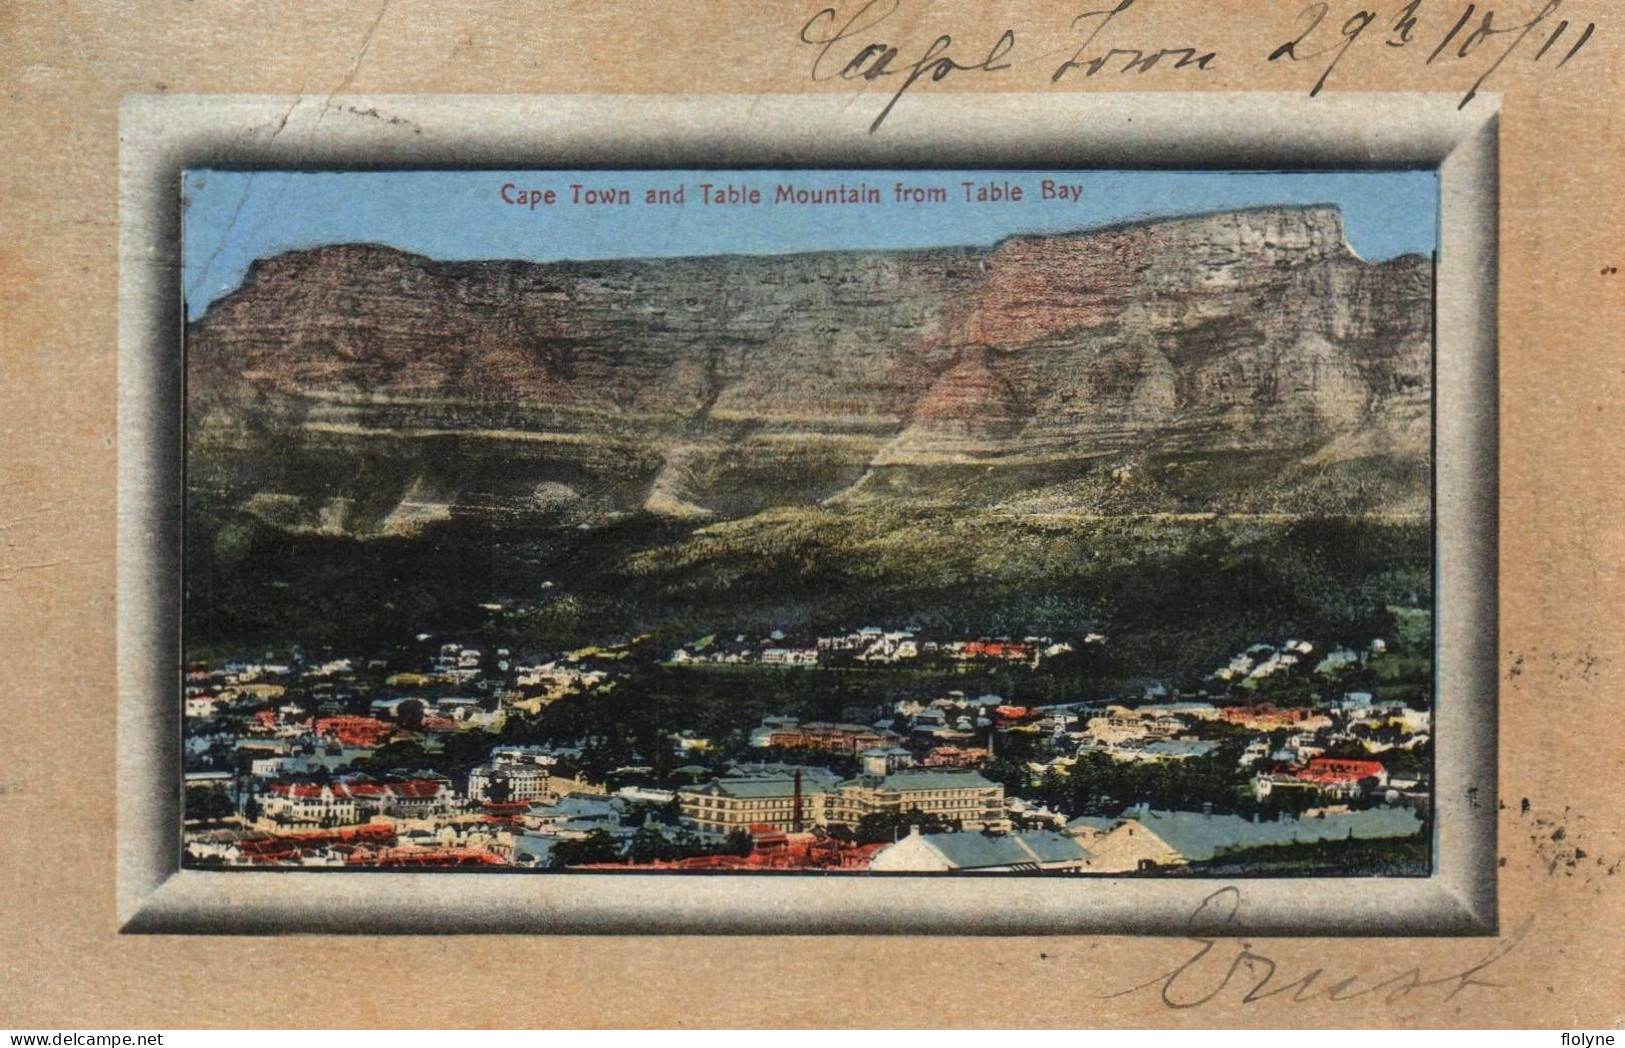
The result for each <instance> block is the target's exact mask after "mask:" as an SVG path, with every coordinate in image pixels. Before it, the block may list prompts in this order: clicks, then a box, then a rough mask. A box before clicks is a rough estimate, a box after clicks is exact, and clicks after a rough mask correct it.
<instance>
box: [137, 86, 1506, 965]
mask: <svg viewBox="0 0 1625 1048" xmlns="http://www.w3.org/2000/svg"><path fill="white" fill-rule="evenodd" d="M346 101H347V103H354V108H355V109H369V108H372V109H377V110H378V111H381V112H388V113H389V114H391V115H392V116H393V117H396V118H397V119H395V120H390V121H384V120H373V119H358V118H353V117H350V116H347V115H344V114H341V113H337V112H333V111H331V110H330V106H331V100H329V102H327V103H324V102H322V101H320V100H318V99H298V100H290V99H287V98H276V97H204V96H190V97H174V96H164V97H156V96H131V97H129V98H127V99H126V100H125V102H124V105H123V108H122V112H121V120H120V146H121V149H120V168H121V170H120V241H119V251H120V306H119V354H118V367H119V447H118V455H119V491H118V678H119V689H118V698H117V702H118V734H119V739H118V780H119V788H118V797H119V809H118V830H117V832H118V842H117V845H118V862H119V866H118V915H119V921H120V924H121V927H122V930H123V931H125V932H131V933H230V934H243V933H250V934H275V933H294V932H307V933H308V932H327V933H345V932H349V933H439V934H453V933H457V934H463V933H561V934H563V933H568V934H583V933H609V934H614V933H651V932H654V933H719V934H853V933H884V934H929V933H939V934H1000V935H1010V934H1062V933H1093V934H1104V933H1109V934H1144V935H1155V934H1178V933H1180V932H1182V931H1183V930H1184V929H1185V927H1186V924H1187V921H1188V920H1189V917H1190V915H1191V914H1192V913H1193V911H1195V910H1196V909H1197V908H1198V907H1199V906H1200V905H1201V903H1202V900H1203V899H1205V898H1206V897H1208V896H1209V895H1211V894H1212V893H1213V892H1215V891H1217V890H1219V889H1221V888H1226V887H1230V888H1234V889H1236V891H1237V892H1238V893H1239V908H1238V910H1237V914H1236V918H1235V920H1234V922H1233V923H1232V924H1230V925H1229V926H1228V929H1227V930H1228V931H1230V932H1233V933H1235V934H1248V935H1371V936H1375V935H1400V934H1403V935H1419V934H1421V935H1492V934H1495V932H1496V930H1497V921H1496V908H1495V902H1496V882H1495V874H1496V863H1495V805H1496V795H1497V791H1496V760H1495V757H1496V741H1497V740H1496V703H1497V672H1496V666H1497V640H1496V628H1497V618H1496V599H1497V586H1496V556H1497V553H1496V517H1497V488H1496V468H1497V451H1496V431H1497V404H1496V398H1497V380H1496V324H1495V315H1496V304H1495V293H1496V272H1497V268H1496V237H1497V207H1496V198H1497V160H1496V154H1497V142H1498V139H1497V127H1498V121H1497V114H1498V112H1499V99H1498V98H1497V97H1495V96H1490V95H1484V96H1480V97H1478V98H1477V99H1476V100H1475V101H1474V102H1473V103H1472V104H1471V105H1470V106H1468V107H1466V108H1465V109H1458V103H1459V98H1458V97H1457V96H1454V95H1449V96H1447V95H1435V94H1380V95H1343V96H1326V97H1321V98H1317V99H1309V98H1307V97H1304V96H1300V95H1273V94H1240V95H1237V94H1154V95H1153V94H1091V95H1046V96H1026V95H953V96H933V97H926V96H918V97H914V98H911V99H910V100H909V104H908V107H907V111H906V113H899V114H897V115H896V116H895V117H894V118H893V119H892V120H890V121H888V122H887V124H886V126H885V127H884V129H883V130H882V131H881V132H880V133H878V134H874V135H871V134H869V133H867V121H866V120H864V119H861V114H854V113H853V112H852V111H851V109H850V108H849V107H848V106H847V105H846V103H847V102H848V101H849V99H847V98H845V97H842V96H824V97H790V96H765V97H739V96H725V97H706V98H703V99H701V98H681V97H662V98H653V97H627V96H623V97H577V96H567V97H541V96H532V97H515V96H507V97H479V96H455V97H454V96H391V97H376V98H362V99H347V100H346ZM352 111H353V110H352ZM202 166H238V167H264V168H301V167H304V168H309V167H324V168H365V167H381V168H407V167H493V168H503V169H520V168H526V167H534V168H549V167H552V168H588V167H665V166H670V167H700V166H704V167H710V168H721V167H729V166H735V167H796V166H808V167H888V166H894V167H899V168H911V167H913V168H919V167H933V168H937V167H941V168H946V167H958V168H972V167H985V168H990V169H997V168H1001V167H1009V168H1024V169H1034V168H1040V167H1053V168H1069V169H1086V168H1091V167H1093V168H1164V169H1179V168H1210V169H1220V168H1222V169H1226V170H1234V169H1246V168H1256V169H1293V170H1334V169H1339V170H1349V169H1372V168H1421V167H1428V168H1437V169H1438V171H1439V176H1440V191H1441V201H1440V241H1439V243H1440V247H1439V259H1438V269H1437V275H1436V294H1437V297H1438V308H1437V341H1436V365H1435V366H1436V371H1437V374H1436V383H1435V390H1436V392H1435V396H1436V403H1435V420H1434V425H1435V441H1436V443H1435V478H1436V480H1435V484H1436V492H1435V529H1436V531H1435V550H1436V553H1435V556H1436V586H1435V600H1436V608H1435V620H1434V621H1435V624H1436V632H1435V637H1436V644H1437V646H1438V650H1437V657H1436V660H1435V666H1436V670H1435V672H1436V674H1437V681H1436V707H1435V717H1436V719H1437V723H1436V725H1435V730H1436V736H1435V737H1436V761H1437V771H1436V780H1435V790H1436V795H1435V803H1436V816H1435V828H1434V833H1435V841H1434V855H1435V864H1434V872H1433V874H1432V875H1431V876H1429V877H1426V878H1393V879H1383V878H1291V879H1268V878H1245V879H1235V880H1216V879H1210V878H1133V877H1121V878H1119V877H1098V878H1097V877H1070V878H1063V877H1055V878H1044V879H1041V880H1036V881H1027V882H1024V891H1023V894H1022V899H1021V902H1020V903H1019V904H1018V905H1000V906H997V907H992V906H987V905H985V899H986V888H985V884H986V882H985V881H984V880H981V879H978V878H963V877H960V878H955V877H947V878H943V877H938V878H932V877H912V876H860V877H821V876H785V877H780V876H762V875H759V874H736V875H727V874H723V875H715V874H712V875H705V876H672V875H670V874H616V875H611V876H604V875H593V874H585V873H583V874H571V875H564V876H525V875H501V874H495V875H479V876H468V875H460V874H456V873H447V872H438V873H437V872H416V873H407V872H403V873H390V874H383V875H378V874H368V875H353V876H352V875H344V874H337V875H334V874H329V873H321V872H310V873H304V872H297V871H265V872H236V873H233V874H232V875H230V876H221V875H218V874H214V873H211V872H209V871H203V870H182V869H181V868H180V837H179V834H178V832H177V829H178V827H179V822H180V812H181V790H182V786H181V776H180V740H181V732H180V716H181V709H180V704H179V703H178V702H177V701H176V697H177V688H178V675H179V667H180V600H181V577H180V550H181V534H180V530H181V512H180V507H181V491H182V467H183V462H182V443H181V431H182V412H181V409H182V360H181V355H182V339H181V325H182V305H181V287H180V255H181V239H180V205H179V192H178V189H179V185H180V177H181V172H182V171H183V170H184V169H186V168H188V167H202Z"/></svg>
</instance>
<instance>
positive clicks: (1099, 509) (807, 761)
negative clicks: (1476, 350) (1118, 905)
mask: <svg viewBox="0 0 1625 1048" xmlns="http://www.w3.org/2000/svg"><path fill="white" fill-rule="evenodd" d="M181 188H182V192H183V202H182V229H183V233H184V238H183V247H182V256H183V274H182V283H183V292H184V307H183V308H184V310H185V318H184V325H185V354H184V371H185V445H184V468H185V490H184V547H183V572H184V574H183V587H184V591H183V593H184V602H183V617H184V621H183V628H182V646H183V661H184V667H183V672H182V673H181V674H179V675H177V677H176V683H175V692H174V695H173V698H172V701H173V702H174V703H175V704H177V705H179V706H181V707H182V710H183V718H182V723H183V725H184V760H183V765H184V767H183V772H182V773H183V774H184V779H185V783H184V798H185V801H184V811H183V812H182V816H183V818H182V823H183V824H182V825H176V826H174V833H175V834H176V835H178V836H180V837H181V838H182V840H183V846H184V859H183V864H184V865H185V866H186V867H187V868H194V869H198V870H209V871H220V875H221V876H228V875H229V874H230V873H231V872H232V871H236V870H241V869H245V868H247V869H256V870H264V869H301V870H303V869H310V868H323V869H331V870H341V871H349V872H350V873H353V874H363V873H365V872H367V871H376V870H380V869H384V870H388V869H396V870H399V869H402V868H410V869H417V870H428V869H445V870H457V871H468V870H481V871H492V872H496V871H534V872H535V873H538V874H546V873H552V872H555V871H577V872H580V871H592V872H594V873H601V874H605V875H613V874H616V873H625V872H629V871H631V872H641V873H648V872H655V871H686V872H691V871H710V872H714V873H789V874H814V873H817V874H832V875H842V876H862V875H868V874H888V873H900V874H915V875H925V874H939V875H952V874H961V873H982V874H1010V875H1031V876H1042V875H1052V876H1060V875H1075V876H1084V877H1088V876H1098V875H1113V876H1123V875H1138V876H1145V877H1169V876H1179V877H1185V878H1188V877H1230V876H1236V875H1246V876H1254V877H1303V876H1318V877H1347V878H1404V877H1427V876H1428V875H1429V874H1430V873H1431V872H1432V871H1433V870H1434V869H1435V849H1434V842H1435V825H1434V823H1435V816H1436V805H1435V797H1434V783H1435V778H1434V759H1433V744H1434V727H1433V719H1432V713H1433V706H1434V699H1435V695H1434V673H1435V660H1434V649H1435V632H1434V622H1433V616H1434V607H1435V598H1436V590H1435V582H1434V565H1435V560H1434V539H1435V535H1434V526H1435V522H1434V502H1433V499H1434V472H1435V471H1434V466H1435V453H1434V393H1435V390H1434V367H1435V353H1434V346H1435V291H1434V285H1435V265H1436V258H1437V250H1438V239H1439V228H1440V203H1439V181H1438V178H1437V175H1436V173H1435V172H1434V171H1433V170H1428V169H1423V170H1366V171H1358V172H1354V171H1349V172H1339V171H1320V172H1293V171H1279V172H1274V171H1247V172H1226V171H1149V170H1088V171H1067V170H994V171H990V170H976V171H956V170H930V169H927V170H879V169H850V170H830V169H816V170H782V171H772V170H637V171H632V170H592V171H568V170H531V171H492V170H459V171H446V170H395V171H332V170H329V171H323V170H263V169H247V170H231V169H215V168H206V167H199V168H192V169H189V170H187V171H185V172H184V176H183V179H182V187H181ZM768 890H771V889H768Z"/></svg>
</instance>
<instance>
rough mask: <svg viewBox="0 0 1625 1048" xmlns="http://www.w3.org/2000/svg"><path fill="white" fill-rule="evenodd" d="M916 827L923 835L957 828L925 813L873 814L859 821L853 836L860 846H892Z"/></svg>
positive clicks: (941, 818) (940, 818) (937, 816)
mask: <svg viewBox="0 0 1625 1048" xmlns="http://www.w3.org/2000/svg"><path fill="white" fill-rule="evenodd" d="M915 826H918V827H919V828H920V832H921V833H947V832H949V831H950V830H953V829H955V828H956V826H955V824H953V823H950V822H949V821H948V820H946V819H944V818H943V817H942V816H940V815H934V814H929V813H926V812H923V811H897V812H873V813H871V814H869V815H865V816H863V817H862V818H860V819H859V820H858V826H857V829H856V831H855V832H854V833H853V836H854V838H855V839H856V840H857V842H858V843H859V844H890V843H891V842H892V841H896V840H901V839H903V838H904V837H906V836H908V834H909V831H910V829H911V828H913V827H915Z"/></svg>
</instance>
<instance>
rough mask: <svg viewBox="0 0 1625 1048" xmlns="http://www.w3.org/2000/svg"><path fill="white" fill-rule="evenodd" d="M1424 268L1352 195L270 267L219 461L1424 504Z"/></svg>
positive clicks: (725, 487)
mask: <svg viewBox="0 0 1625 1048" xmlns="http://www.w3.org/2000/svg"><path fill="white" fill-rule="evenodd" d="M1430 297H1431V269H1430V266H1429V263H1428V262H1427V261H1426V260H1424V259H1421V258H1417V257H1406V258H1401V259H1396V260H1394V261H1391V262H1387V263H1383V264H1380V265H1372V264H1368V263H1366V262H1363V261H1362V260H1360V259H1359V258H1357V257H1356V256H1355V255H1354V254H1353V253H1352V252H1351V251H1350V250H1349V248H1348V246H1347V244H1346V243H1345V241H1344V238H1343V230H1342V223H1341V218H1340V216H1339V214H1338V213H1337V211H1336V209H1335V208H1331V207H1306V208H1296V207H1293V208H1270V209H1260V210H1249V211H1239V212H1229V213H1222V214H1214V215H1204V216H1198V217H1192V218H1183V219H1176V220H1169V221H1159V222H1150V223H1144V224H1137V225H1127V226H1121V227H1114V228H1110V229H1103V230H1095V231H1090V232H1083V233H1077V234H1067V235H1056V236H1042V237H1037V236H1022V237H1014V238H1011V239H1008V240H1005V241H1003V242H1001V243H999V244H997V245H995V246H993V247H990V248H970V247H967V248H952V249H941V250H922V251H906V252H863V253H850V252H848V253H839V252H838V253H817V254H802V255H785V256H716V257H706V258H688V259H659V260H625V261H610V262H568V263H549V264H537V263H527V262H472V263H447V262H436V261H431V260H429V259H426V258H422V257H418V256H415V255H410V254H406V253H403V252H400V251H396V250H394V249H391V248H386V247H379V246H372V245H342V246H334V247H326V248H318V249H313V250H308V251H299V252H294V253H290V254H287V255H282V256H279V257H276V258H272V259H266V260H264V261H261V262H259V263H257V264H256V265H255V266H254V267H253V268H252V269H251V270H250V272H249V273H248V275H247V277H246V279H245V280H244V282H243V285H242V286H241V287H240V288H239V289H238V290H237V291H235V292H233V293H232V294H231V295H229V296H227V297H226V298H224V299H222V300H221V301H219V302H217V303H215V304H214V305H213V306H212V307H211V308H210V309H209V311H208V312H207V313H206V314H205V315H204V316H203V317H202V318H201V319H199V320H198V321H197V322H195V323H194V324H193V325H192V326H191V329H190V330H189V333H188V369H189V370H188V397H189V414H190V432H189V439H190V441H191V460H190V461H191V463H192V469H191V476H192V480H193V484H194V487H195V488H196V489H198V490H199V491H204V492H208V493H210V494H212V495H214V496H217V497H219V498H221V499H224V500H225V501H226V503H227V504H229V505H235V506H239V507H241V508H243V509H246V510H247V511H248V512H250V513H252V514H253V515H255V516H257V517H259V518H260V519H262V520H265V521H269V522H272V523H275V524H278V525H280V526H283V527H287V528H292V529H299V530H307V529H308V530H316V531H329V532H333V533H343V534H355V535H371V534H391V533H393V534H404V533H411V532H413V531H416V530H418V529H420V528H421V527H422V526H423V525H424V524H425V523H426V522H429V521H433V520H436V519H443V518H445V517H447V516H452V515H459V514H483V515H492V516H494V517H502V518H505V519H513V520H521V521H532V520H534V521H535V522H537V523H544V524H545V523H556V524H587V525H591V524H592V523H593V522H595V521H602V520H605V519H612V518H614V517H617V516H619V515H624V514H627V513H634V512H639V511H647V512H653V513H656V514H662V515H667V516H674V517H691V518H694V519H696V520H700V519H711V518H732V517H741V516H748V515H750V514H753V513H756V512H759V511H761V510H763V509H765V508H768V507H772V506H781V505H809V504H816V503H824V504H831V505H837V506H862V505H864V504H865V503H867V502H872V501H874V500H883V501H894V500H924V501H929V502H932V503H936V504H943V503H946V504H964V505H978V506H988V505H1009V506H1012V507H1022V506H1025V507H1028V508H1033V509H1044V510H1065V511H1079V512H1106V513H1111V512H1139V511H1148V510H1155V511H1208V510H1227V511H1269V512H1288V513H1300V512H1302V513H1307V512H1372V511H1382V512H1401V513H1416V512H1423V511H1425V509H1426V501H1425V500H1426V494H1427V490H1428V487H1427V476H1428V466H1429V463H1428V432H1429V415H1428V404H1429V396H1430V389H1429V376H1430V368H1431V355H1430V344H1431V328H1430V324H1431V308H1430Z"/></svg>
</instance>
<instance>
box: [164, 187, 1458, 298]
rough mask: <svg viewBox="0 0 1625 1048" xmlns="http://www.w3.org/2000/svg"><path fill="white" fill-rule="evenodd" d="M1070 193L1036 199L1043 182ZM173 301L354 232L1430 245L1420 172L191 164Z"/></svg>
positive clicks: (741, 243)
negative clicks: (798, 191) (1247, 212)
mask: <svg viewBox="0 0 1625 1048" xmlns="http://www.w3.org/2000/svg"><path fill="white" fill-rule="evenodd" d="M1045 179H1049V180H1051V181H1053V182H1056V183H1064V184H1069V185H1077V186H1081V187H1082V193H1081V198H1080V199H1078V200H1075V201H1074V200H1070V199H1068V200H1059V199H1056V200H1043V199H1041V198H1040V191H1041V183H1042V182H1043V181H1044V180H1045ZM967 181H969V182H975V183H978V184H981V183H987V182H994V183H1008V184H1013V185H1017V186H1020V187H1021V188H1022V190H1023V194H1024V199H1023V200H1022V201H1021V202H1020V203H1012V202H1008V201H1004V202H998V203H975V202H966V200H965V190H964V187H963V183H964V182H967ZM702 182H710V183H712V184H714V185H718V186H721V185H740V186H751V187H755V188H757V189H758V190H760V191H761V193H762V195H763V198H764V201H766V202H764V203H762V204H758V205H749V204H746V205H705V204H703V203H702V202H701V201H700V199H699V194H700V190H699V186H700V184H701V183H702ZM898 182H904V183H907V184H908V185H910V186H917V187H940V188H942V189H944V190H946V192H947V198H948V199H947V202H946V203H924V204H916V203H908V202H899V201H898V200H897V199H896V196H895V193H894V186H895V185H896V183H898ZM572 183H578V184H581V185H583V186H589V187H611V186H613V187H617V188H625V189H627V190H629V191H630V192H631V194H632V197H633V200H634V203H633V204H632V205H630V206H625V207H622V206H613V207H604V206H591V205H587V204H575V203H571V200H570V196H571V191H570V188H569V187H570V186H571V184H572ZM780 183H789V184H794V185H795V186H798V187H805V188H808V189H818V188H825V187H833V186H837V185H840V184H845V185H848V186H855V185H859V184H867V185H869V186H871V187H873V188H875V189H877V190H879V191H880V194H881V199H882V203H880V204H872V205H856V206H836V207H818V206H802V207H796V206H783V205H780V206H775V205H773V204H772V203H771V200H772V198H773V191H774V187H775V186H777V185H778V184H780ZM508 184H511V185H513V186H514V187H516V189H515V190H509V191H508V195H509V196H510V197H513V196H515V194H516V190H529V189H535V190H548V189H551V190H553V191H554V192H556V193H557V194H558V199H557V202H556V203H554V204H552V205H551V206H549V205H546V204H540V205H538V206H537V207H535V208H534V209H532V208H530V207H528V206H526V205H524V204H519V205H514V204H508V203H505V202H504V201H503V199H502V193H503V189H502V187H503V186H504V185H508ZM678 185H682V186H684V187H685V198H686V200H685V202H684V203H683V204H682V205H681V206H673V205H649V204H645V203H644V202H643V198H644V193H645V191H646V190H648V189H650V188H675V187H676V186H678ZM183 186H184V188H183V192H184V194H185V196H184V201H185V211H184V219H183V222H184V236H185V246H184V256H185V257H184V266H185V282H184V287H185V293H186V298H187V306H188V310H189V313H190V315H191V316H193V317H196V316H198V315H200V314H201V313H202V312H203V311H204V309H206V308H207V307H208V305H209V303H210V302H212V301H213V300H215V299H216V298H219V297H220V296H221V295H224V294H226V293H227V292H229V291H231V290H232V289H233V288H235V287H236V286H237V285H238V284H239V283H240V282H241V281H242V278H243V274H244V272H245V271H246V270H247V268H248V266H249V264H250V263H252V262H253V261H254V260H255V259H258V258H264V257H267V256H270V255H276V254H280V253H282V252H284V251H289V250H293V249H296V248H305V247H316V246H319V245H322V244H333V243H345V242H352V241H365V242H369V243H382V244H390V245H393V246H395V247H399V248H402V249H404V250H407V251H414V252H417V253H419V254H424V255H428V256H430V257H433V258H440V259H463V260H466V259H485V258H520V259H533V260H536V261H548V260H553V259H567V258H568V259H601V258H626V257H638V256H641V257H659V256H677V255H705V254H719V253H728V254H770V253H772V254H776V253H785V252H796V251H817V250H825V249H831V248H909V247H935V246H943V245H951V244H991V243H993V242H995V241H997V240H999V239H1000V238H1001V237H1005V236H1008V235H1010V234H1012V233H1036V232H1059V231H1066V230H1074V229H1088V228H1090V227H1092V226H1099V225H1105V224H1108V223H1111V222H1118V221H1123V220H1126V219H1135V218H1144V217H1152V216H1158V215H1174V214H1183V213H1189V212H1200V211H1214V210H1222V209H1225V208H1234V207H1253V206H1258V205H1263V204H1307V203H1332V204H1337V205H1339V206H1340V207H1341V208H1342V211H1343V219H1344V225H1345V228H1346V230H1347V234H1348V239H1349V243H1350V244H1351V245H1352V246H1353V248H1354V250H1355V251H1357V252H1358V253H1359V254H1360V255H1361V256H1362V257H1364V258H1366V259H1369V260H1371V261H1378V260H1381V259H1385V258H1391V257H1393V256H1395V255H1401V254H1405V253H1407V252H1413V251H1415V252H1422V253H1427V252H1429V251H1432V250H1433V249H1434V245H1435V243H1436V241H1437V235H1438V234H1437V230H1438V221H1437V218H1438V181H1437V177H1436V175H1435V173H1434V172H1432V171H1404V172H1307V173H1277V172H1163V171H1075V172H1054V171H998V172H986V171H858V170H853V171H731V172H726V171H711V172H706V171H590V172H589V171H528V172H526V171H410V172H373V171H337V172H280V171H259V172H244V171H217V170H207V169H200V170H192V171H188V172H186V174H185V176H184V179H183Z"/></svg>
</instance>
